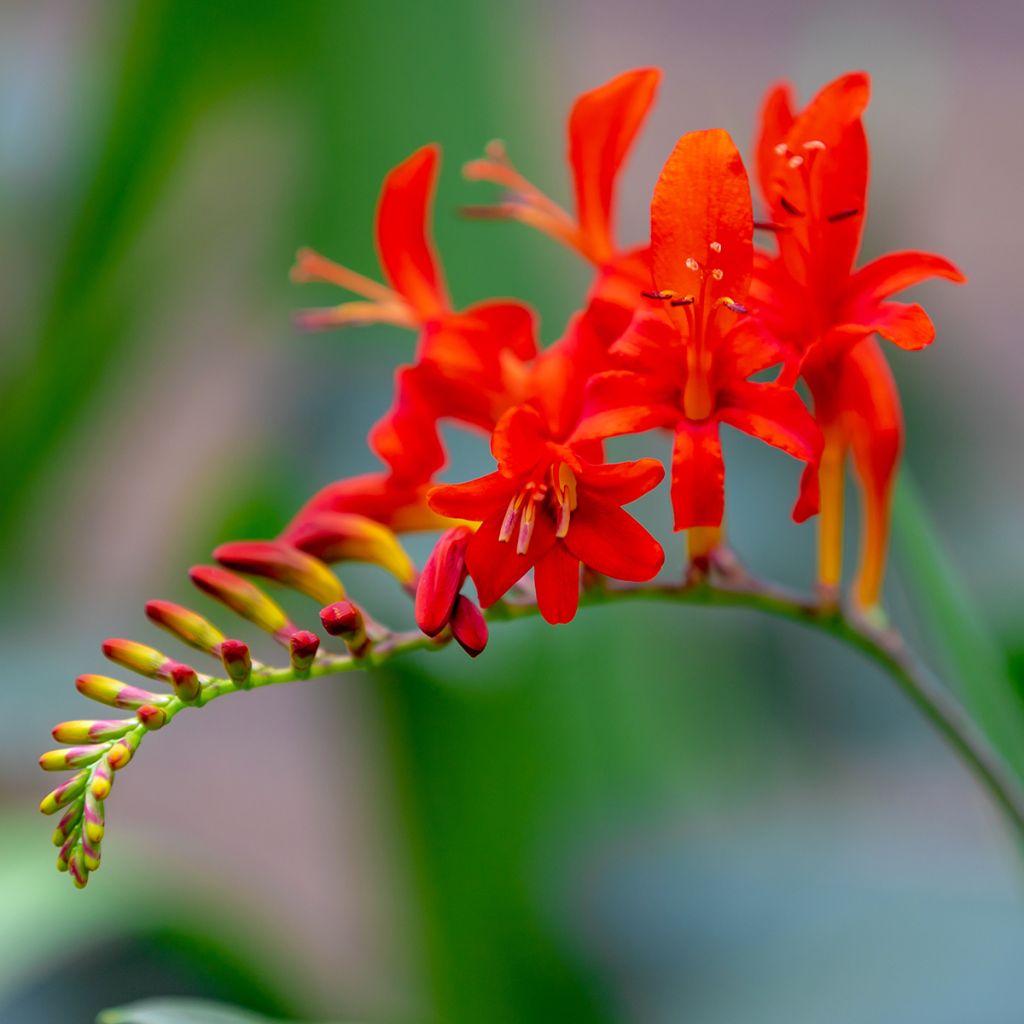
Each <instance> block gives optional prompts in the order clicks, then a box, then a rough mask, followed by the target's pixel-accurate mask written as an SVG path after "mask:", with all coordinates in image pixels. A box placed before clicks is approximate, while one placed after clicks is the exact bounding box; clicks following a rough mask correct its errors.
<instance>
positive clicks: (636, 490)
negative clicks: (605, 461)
mask: <svg viewBox="0 0 1024 1024" xmlns="http://www.w3.org/2000/svg"><path fill="white" fill-rule="evenodd" d="M664 479H665V467H664V466H662V464H661V463H660V462H658V460H657V459H637V460H636V461H635V462H615V463H612V464H610V465H601V466H587V468H586V472H585V473H584V474H583V475H582V477H581V479H580V489H581V490H582V491H583V492H584V493H586V494H592V495H595V496H596V497H598V498H599V499H600V500H601V501H602V502H603V503H604V504H606V505H628V504H629V503H630V502H631V501H636V499H637V498H639V497H640V496H641V495H644V494H646V493H647V492H648V491H653V490H654V488H655V487H657V486H658V484H660V483H661V481H662V480H664Z"/></svg>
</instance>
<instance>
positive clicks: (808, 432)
mask: <svg viewBox="0 0 1024 1024" xmlns="http://www.w3.org/2000/svg"><path fill="white" fill-rule="evenodd" d="M719 403H720V404H719V409H718V417H719V419H720V420H721V421H722V422H723V423H728V424H730V425H731V426H733V427H736V429H737V430H742V431H743V432H744V433H745V434H750V435H751V436H752V437H757V438H760V439H761V440H762V441H765V442H766V443H768V444H770V445H773V446H774V447H775V448H780V449H781V450H782V451H784V452H786V453H787V454H788V455H792V456H793V458H795V459H801V460H803V461H804V462H816V461H817V459H818V457H819V455H820V454H821V431H820V430H819V429H818V425H817V423H815V422H814V417H813V416H812V415H811V414H810V412H808V410H807V406H805V405H804V403H803V401H802V400H801V398H800V396H799V395H798V394H797V393H796V391H794V390H793V389H792V388H787V387H783V386H782V385H780V384H754V383H751V382H749V381H747V382H745V383H743V384H735V385H733V386H732V387H729V388H725V389H723V390H722V391H721V392H720V393H719Z"/></svg>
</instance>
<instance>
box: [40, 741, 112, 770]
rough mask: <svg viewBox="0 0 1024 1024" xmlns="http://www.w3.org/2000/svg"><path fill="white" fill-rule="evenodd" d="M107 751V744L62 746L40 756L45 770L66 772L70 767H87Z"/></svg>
mask: <svg viewBox="0 0 1024 1024" xmlns="http://www.w3.org/2000/svg"><path fill="white" fill-rule="evenodd" d="M106 751H107V744H101V745H100V746H92V747H62V748H60V749H59V750H48V751H47V752H46V753H45V754H43V755H42V757H40V758H39V767H40V768H42V769H43V771H44V772H65V771H67V770H68V769H69V768H86V767H88V766H89V765H90V764H93V763H94V762H96V761H98V760H99V759H100V758H101V757H102V756H103V755H104V754H105V753H106Z"/></svg>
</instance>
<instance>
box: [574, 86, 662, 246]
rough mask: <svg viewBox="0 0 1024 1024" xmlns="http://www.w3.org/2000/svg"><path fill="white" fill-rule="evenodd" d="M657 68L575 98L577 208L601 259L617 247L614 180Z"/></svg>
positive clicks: (647, 107)
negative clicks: (614, 221)
mask: <svg viewBox="0 0 1024 1024" xmlns="http://www.w3.org/2000/svg"><path fill="white" fill-rule="evenodd" d="M660 78H661V72H660V71H658V70H657V69H656V68H640V69H638V70H636V71H627V72H625V73H624V74H621V75H619V76H618V77H616V78H613V79H612V80H611V81H610V82H607V83H606V84H605V85H602V86H600V87H599V88H597V89H594V90H592V91H591V92H587V93H584V94H583V95H582V96H580V98H579V99H578V100H577V101H576V103H575V104H574V106H573V108H572V112H571V113H570V115H569V161H570V163H571V164H572V172H573V180H574V183H575V187H576V211H577V218H578V220H579V224H580V229H581V231H582V232H583V236H584V238H585V244H586V246H587V249H588V255H589V256H590V257H591V259H593V260H594V261H595V262H597V263H603V262H605V261H606V260H608V259H609V258H610V257H611V255H612V253H613V252H614V250H615V248H616V247H615V243H614V240H613V237H612V205H613V201H614V196H615V182H616V178H617V177H618V173H619V170H620V168H621V166H622V163H623V161H624V160H625V158H626V155H627V154H628V153H629V149H630V147H631V146H632V144H633V140H634V139H635V138H636V134H637V132H638V131H639V130H640V127H641V126H642V125H643V122H644V119H645V118H646V117H647V112H648V111H649V110H650V108H651V104H652V103H653V102H654V94H655V91H656V89H657V87H658V82H659V80H660Z"/></svg>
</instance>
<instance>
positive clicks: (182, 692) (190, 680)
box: [165, 661, 202, 704]
mask: <svg viewBox="0 0 1024 1024" xmlns="http://www.w3.org/2000/svg"><path fill="white" fill-rule="evenodd" d="M165 670H166V672H167V675H168V677H169V680H170V684H171V686H172V687H173V688H174V696H175V697H177V698H178V700H180V701H183V702H184V703H185V704H192V703H194V702H195V701H196V700H198V699H199V694H200V693H201V692H202V684H201V683H200V682H199V675H198V673H197V672H196V670H195V669H194V668H192V667H191V666H190V665H183V664H182V663H181V662H180V661H173V662H169V663H168V665H167V666H166V668H165Z"/></svg>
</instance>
